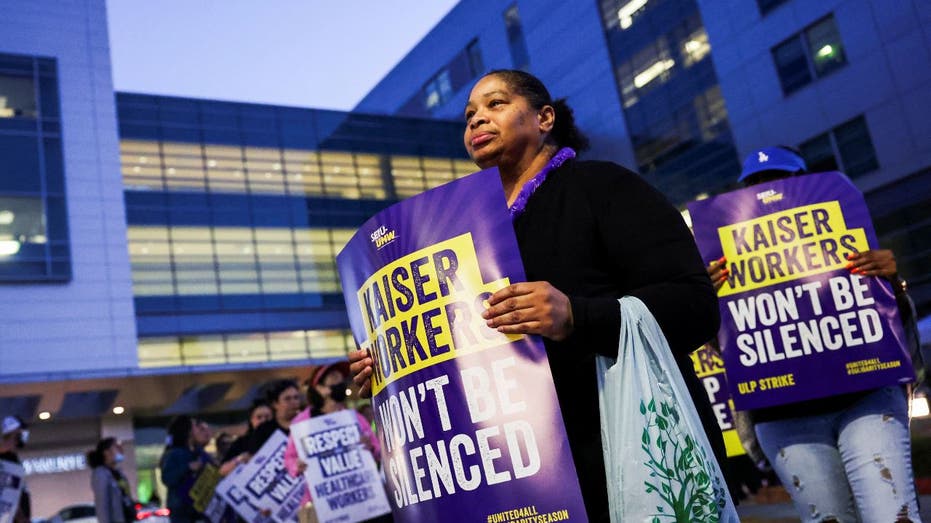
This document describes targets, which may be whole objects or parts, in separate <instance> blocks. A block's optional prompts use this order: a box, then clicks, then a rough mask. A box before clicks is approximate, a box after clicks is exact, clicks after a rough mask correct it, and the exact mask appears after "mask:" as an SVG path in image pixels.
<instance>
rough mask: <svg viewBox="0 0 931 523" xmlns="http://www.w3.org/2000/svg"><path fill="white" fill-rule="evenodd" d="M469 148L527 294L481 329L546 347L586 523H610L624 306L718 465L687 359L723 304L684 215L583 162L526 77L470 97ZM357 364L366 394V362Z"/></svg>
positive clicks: (718, 446) (641, 186)
mask: <svg viewBox="0 0 931 523" xmlns="http://www.w3.org/2000/svg"><path fill="white" fill-rule="evenodd" d="M464 141H465V147H466V150H467V151H468V153H469V155H470V156H471V157H472V159H473V160H474V161H475V163H476V164H477V165H478V166H479V167H481V168H483V169H484V168H489V167H497V168H498V171H499V173H500V175H501V181H502V183H503V185H504V191H505V196H506V198H507V203H508V206H509V207H510V211H511V216H512V219H513V221H514V230H515V232H516V234H517V241H518V246H519V248H520V253H521V258H522V259H523V262H524V267H525V271H526V274H527V278H528V280H529V281H528V282H525V283H516V284H513V285H510V286H508V287H506V288H505V289H502V290H500V291H498V292H496V293H495V294H494V295H492V296H491V298H489V300H488V303H489V308H488V310H487V311H486V312H485V314H484V317H485V319H486V320H487V324H488V326H489V327H491V328H494V329H497V330H498V331H500V332H503V333H508V334H539V335H541V336H543V338H544V344H545V346H546V352H547V355H548V359H549V364H550V369H551V371H552V374H553V381H554V384H555V387H556V393H557V395H558V398H559V404H560V407H561V409H562V415H563V420H564V422H565V427H566V434H567V436H568V440H569V445H570V448H571V450H572V456H573V459H574V461H575V467H576V470H577V471H578V473H579V483H580V486H581V489H582V496H583V498H584V502H585V507H586V510H587V512H588V518H589V520H590V521H599V522H600V521H608V519H609V516H608V495H607V483H606V477H605V465H604V459H603V453H602V444H601V428H600V419H599V404H598V384H597V379H596V365H595V363H596V356H597V355H599V354H600V355H604V356H608V357H617V354H618V340H619V331H620V326H621V317H620V305H619V303H618V299H619V298H621V297H623V296H634V297H636V298H639V299H640V300H641V301H642V302H643V303H644V304H645V305H646V306H647V308H648V309H649V310H650V312H651V313H652V314H653V316H654V317H655V318H656V320H657V322H658V323H659V325H660V327H661V328H662V330H663V332H664V333H665V335H666V338H667V340H668V342H669V345H670V347H671V349H672V351H673V353H674V355H675V357H676V360H677V362H678V366H679V368H680V371H681V373H682V376H683V378H684V380H685V381H686V383H687V385H688V387H689V391H690V393H691V395H692V398H693V399H694V401H695V404H696V406H697V408H698V410H699V413H700V416H701V418H702V421H703V423H704V427H705V430H706V431H707V433H708V437H709V440H710V441H711V442H712V445H713V446H714V447H715V450H716V453H717V456H718V461H719V462H721V463H722V465H723V464H724V459H723V458H724V450H723V442H722V440H721V435H720V430H718V428H717V424H716V422H715V418H714V415H713V413H712V411H711V406H710V404H709V403H708V398H707V394H706V393H705V391H704V389H703V388H702V386H701V384H700V382H699V381H698V378H697V377H696V376H695V373H694V371H693V370H692V361H691V359H690V357H689V353H690V352H691V351H693V350H694V349H695V347H698V346H700V345H701V344H702V343H704V342H705V341H707V340H708V339H709V338H710V337H712V336H713V335H714V333H715V332H716V331H717V328H718V321H719V319H718V307H717V300H716V298H715V295H714V292H713V289H712V287H711V282H710V281H709V280H708V276H707V274H706V273H705V271H704V267H703V265H702V262H701V258H700V256H699V254H698V250H697V248H696V247H695V243H694V240H693V239H692V236H691V234H690V233H689V230H688V227H686V225H685V223H684V221H683V220H682V217H681V215H680V214H679V212H678V211H677V210H676V209H675V207H673V206H672V205H671V204H670V203H669V202H668V201H667V200H666V198H665V197H663V195H662V194H660V193H659V192H658V191H657V190H655V189H654V188H652V187H651V186H650V185H649V184H648V183H646V182H645V181H644V180H643V179H641V178H640V177H639V176H638V175H637V174H636V173H633V172H631V171H629V170H627V169H625V168H623V167H621V166H618V165H616V164H613V163H609V162H592V161H579V160H576V159H575V156H576V153H577V152H580V151H583V150H585V149H586V148H587V139H586V138H585V137H584V136H583V135H582V134H581V133H580V132H579V130H578V129H577V128H576V126H575V123H574V120H573V115H572V111H571V109H570V108H569V106H568V105H567V104H566V102H565V101H564V100H555V101H554V100H553V99H552V98H551V97H550V94H549V92H548V91H547V89H546V87H544V85H543V84H542V83H541V82H540V81H539V80H538V79H537V78H535V77H534V76H532V75H530V74H528V73H525V72H522V71H510V70H509V71H492V72H491V73H488V74H487V75H485V76H484V77H482V78H481V79H480V80H479V81H478V83H477V84H476V85H475V87H473V89H472V92H471V95H470V97H469V101H468V104H467V105H466V108H465V133H464ZM350 361H352V362H353V367H352V370H353V374H354V376H355V380H356V383H358V384H359V385H360V386H361V387H362V388H363V391H364V392H366V393H369V392H370V389H369V387H370V377H371V373H372V369H371V364H372V360H371V358H369V357H367V356H366V354H365V352H363V351H356V352H354V353H352V355H351V357H350Z"/></svg>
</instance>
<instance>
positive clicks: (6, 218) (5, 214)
mask: <svg viewBox="0 0 931 523" xmlns="http://www.w3.org/2000/svg"><path fill="white" fill-rule="evenodd" d="M15 218H16V214H14V213H13V211H7V210H3V211H0V225H9V224H11V223H13V219H15Z"/></svg>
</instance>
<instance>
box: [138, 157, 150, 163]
mask: <svg viewBox="0 0 931 523" xmlns="http://www.w3.org/2000/svg"><path fill="white" fill-rule="evenodd" d="M139 163H149V159H148V158H146V157H145V156H140V157H139Z"/></svg>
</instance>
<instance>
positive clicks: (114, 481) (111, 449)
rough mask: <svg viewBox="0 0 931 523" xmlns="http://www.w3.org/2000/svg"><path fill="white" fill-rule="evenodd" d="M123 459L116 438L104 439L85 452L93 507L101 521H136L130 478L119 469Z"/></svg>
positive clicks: (129, 522) (120, 446) (127, 522)
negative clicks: (92, 495) (89, 474)
mask: <svg viewBox="0 0 931 523" xmlns="http://www.w3.org/2000/svg"><path fill="white" fill-rule="evenodd" d="M122 462H123V446H122V445H121V444H120V442H119V441H117V440H116V438H103V439H102V440H100V441H98V442H97V446H96V447H94V449H93V450H91V451H90V452H88V453H87V464H88V466H90V467H91V490H92V491H93V492H94V508H95V509H96V510H97V520H98V521H99V522H100V523H121V522H122V523H131V522H133V521H136V507H135V503H134V502H133V497H132V491H131V490H130V488H129V481H128V480H127V479H126V476H124V475H123V473H122V472H121V471H120V469H119V465H120V463H122Z"/></svg>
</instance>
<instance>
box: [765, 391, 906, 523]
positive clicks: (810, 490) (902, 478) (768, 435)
mask: <svg viewBox="0 0 931 523" xmlns="http://www.w3.org/2000/svg"><path fill="white" fill-rule="evenodd" d="M756 434H757V438H758V439H759V442H760V446H761V447H762V448H763V452H764V453H765V454H766V457H767V458H768V459H769V462H770V463H771V464H772V466H773V470H775V472H776V474H777V475H778V476H779V479H780V481H782V484H783V485H785V487H786V490H787V491H788V492H789V494H790V495H791V496H792V501H793V503H794V504H795V509H796V510H797V511H798V513H799V516H800V517H801V519H802V521H805V522H809V521H811V522H815V521H838V522H841V523H847V522H857V521H863V522H866V523H873V522H877V523H891V522H893V521H895V522H900V521H901V522H904V521H911V522H920V521H921V518H920V516H919V515H918V501H917V498H916V494H915V483H914V480H913V475H912V461H911V442H910V439H909V432H908V406H907V403H906V398H905V393H904V392H903V391H902V388H901V387H899V386H889V387H884V388H881V389H877V390H875V391H873V392H872V393H871V394H869V395H868V396H866V397H864V398H862V399H861V400H860V401H858V402H857V403H855V404H853V405H851V406H850V407H849V408H847V409H845V410H841V411H837V412H832V413H828V414H824V415H818V416H809V417H804V418H791V419H785V420H779V421H771V422H764V423H759V424H757V425H756Z"/></svg>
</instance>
